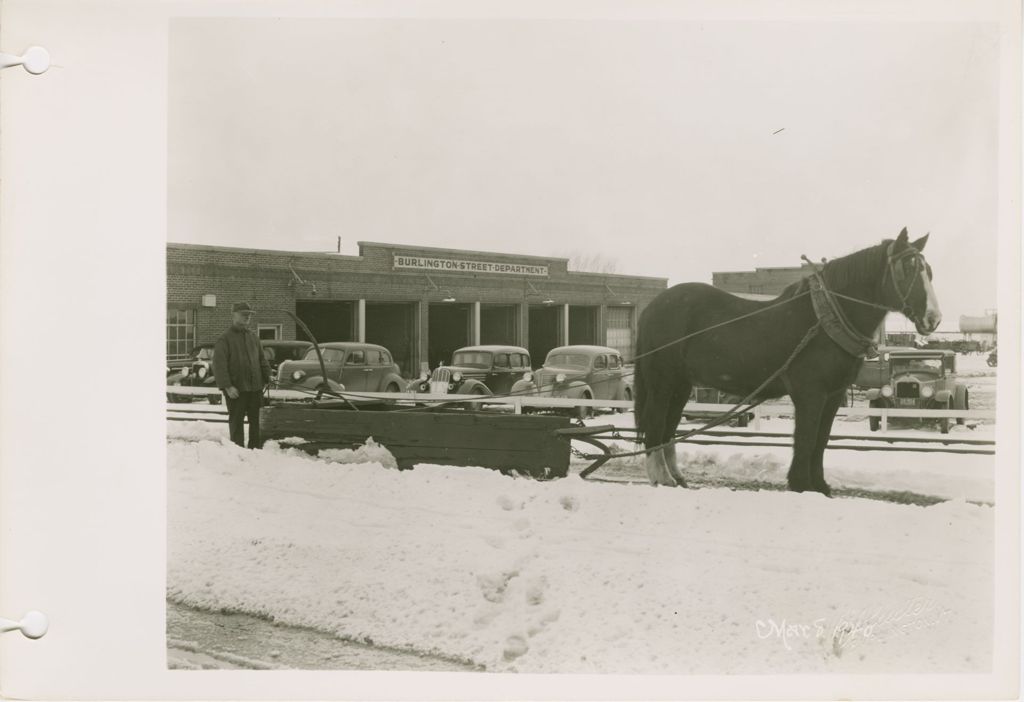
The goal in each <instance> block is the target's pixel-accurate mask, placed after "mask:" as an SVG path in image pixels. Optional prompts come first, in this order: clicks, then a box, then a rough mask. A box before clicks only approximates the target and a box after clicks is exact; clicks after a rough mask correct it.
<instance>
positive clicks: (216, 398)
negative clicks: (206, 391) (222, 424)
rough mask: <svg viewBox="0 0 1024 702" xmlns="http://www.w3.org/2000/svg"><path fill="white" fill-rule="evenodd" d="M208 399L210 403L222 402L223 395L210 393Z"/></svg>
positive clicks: (217, 403)
mask: <svg viewBox="0 0 1024 702" xmlns="http://www.w3.org/2000/svg"><path fill="white" fill-rule="evenodd" d="M209 399H210V404H211V405H219V404H220V403H222V402H224V396H223V395H210V396H209Z"/></svg>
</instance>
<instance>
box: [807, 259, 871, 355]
mask: <svg viewBox="0 0 1024 702" xmlns="http://www.w3.org/2000/svg"><path fill="white" fill-rule="evenodd" d="M807 281H808V285H810V289H811V304H813V305H814V314H815V315H816V316H817V317H818V321H819V322H821V328H822V329H824V331H825V333H826V334H828V336H829V338H830V339H832V341H834V342H836V343H837V344H838V345H839V347H840V348H841V349H843V351H846V353H848V354H850V355H851V356H856V357H858V358H873V357H875V356H877V355H878V345H877V344H876V343H875V340H874V339H872V338H871V337H869V336H865V335H864V334H861V333H860V332H859V331H857V330H856V329H855V328H854V327H853V325H852V324H850V321H849V320H848V319H847V318H846V315H845V314H843V310H842V308H840V307H839V304H838V303H837V302H836V300H835V298H834V297H833V296H832V294H831V293H830V292H829V291H828V288H827V287H825V281H824V280H823V279H822V278H821V275H820V274H819V273H815V274H813V275H811V276H809V277H808V278H807Z"/></svg>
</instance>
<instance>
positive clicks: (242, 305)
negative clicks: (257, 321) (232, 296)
mask: <svg viewBox="0 0 1024 702" xmlns="http://www.w3.org/2000/svg"><path fill="white" fill-rule="evenodd" d="M231 311H232V312H255V310H254V309H253V308H252V307H250V306H249V303H248V302H236V303H235V304H233V305H232V306H231Z"/></svg>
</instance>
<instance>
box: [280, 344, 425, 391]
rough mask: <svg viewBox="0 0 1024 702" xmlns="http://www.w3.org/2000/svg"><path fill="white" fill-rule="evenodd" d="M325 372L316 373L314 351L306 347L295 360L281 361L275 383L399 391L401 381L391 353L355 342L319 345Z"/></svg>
mask: <svg viewBox="0 0 1024 702" xmlns="http://www.w3.org/2000/svg"><path fill="white" fill-rule="evenodd" d="M320 351H321V353H322V354H323V357H324V367H325V369H326V371H327V378H326V379H325V378H324V377H323V375H322V373H321V371H320V362H319V361H318V360H317V354H316V348H313V347H311V348H309V349H308V350H307V351H306V354H305V355H304V356H303V357H302V359H301V360H299V361H284V362H282V363H281V365H280V366H278V368H277V384H278V387H280V388H285V389H307V390H316V389H318V388H319V387H321V385H322V384H323V383H324V381H325V380H326V381H327V387H328V388H330V389H331V390H334V391H336V392H340V391H342V390H348V391H350V392H401V391H402V388H404V387H405V380H404V379H403V378H402V375H401V372H400V370H399V368H398V366H397V365H396V364H395V362H394V360H393V359H392V358H391V352H390V351H388V350H387V349H386V348H384V347H383V346H378V345H376V344H365V343H361V342H356V341H335V342H330V343H327V344H320Z"/></svg>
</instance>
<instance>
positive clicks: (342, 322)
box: [295, 300, 356, 344]
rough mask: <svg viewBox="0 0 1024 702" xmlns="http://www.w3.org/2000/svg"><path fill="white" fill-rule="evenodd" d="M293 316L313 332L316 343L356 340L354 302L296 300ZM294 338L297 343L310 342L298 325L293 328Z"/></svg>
mask: <svg viewBox="0 0 1024 702" xmlns="http://www.w3.org/2000/svg"><path fill="white" fill-rule="evenodd" d="M295 314H296V315H297V316H298V318H299V319H301V320H302V321H303V322H304V323H305V324H306V326H307V327H309V330H310V331H311V332H313V336H315V337H316V341H317V342H318V343H321V344H324V343H327V342H328V341H354V340H355V338H356V335H355V303H354V302H340V301H337V300H298V301H297V302H296V303H295ZM295 338H296V339H298V340H299V341H312V339H310V338H309V335H308V334H306V332H304V331H303V330H302V327H301V326H299V325H296V328H295Z"/></svg>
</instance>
